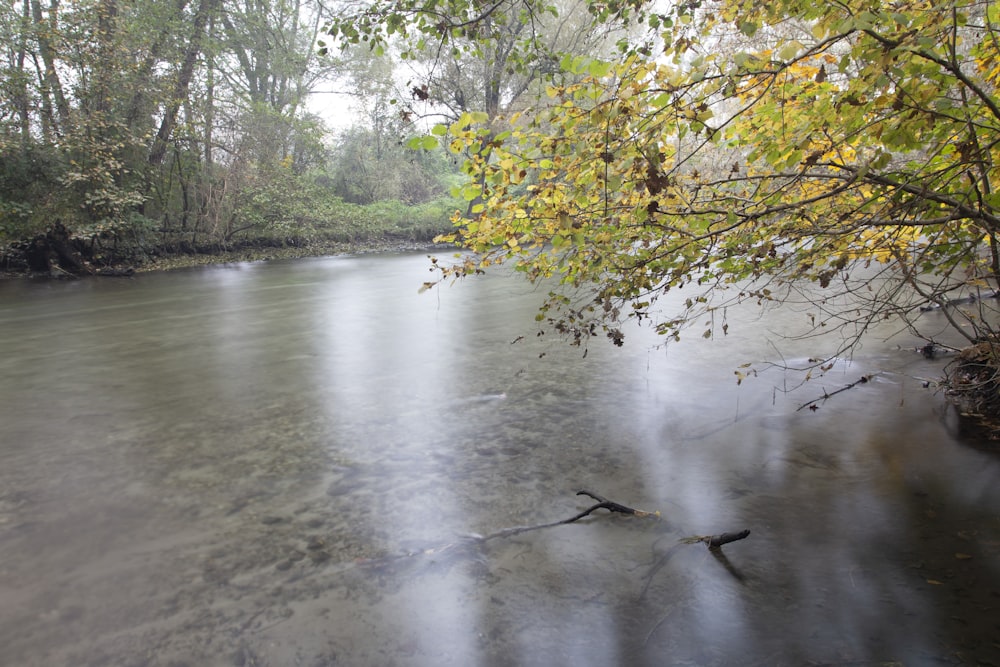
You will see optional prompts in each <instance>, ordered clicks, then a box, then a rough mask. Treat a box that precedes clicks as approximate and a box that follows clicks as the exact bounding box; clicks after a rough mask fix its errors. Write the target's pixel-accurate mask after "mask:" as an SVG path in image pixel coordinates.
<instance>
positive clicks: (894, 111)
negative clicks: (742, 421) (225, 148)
mask: <svg viewBox="0 0 1000 667" xmlns="http://www.w3.org/2000/svg"><path fill="white" fill-rule="evenodd" d="M397 6H398V7H402V8H403V9H402V10H400V11H396V12H392V11H390V12H388V14H386V15H384V18H385V22H384V23H382V24H380V25H382V26H387V27H386V28H384V29H385V30H387V31H388V32H393V31H396V32H402V31H405V30H407V29H411V30H412V29H416V30H418V31H421V33H422V34H424V35H428V36H429V35H434V36H436V38H437V39H439V40H442V41H448V40H450V39H452V38H453V35H455V34H456V31H465V33H466V34H467V33H468V32H469V31H470V28H469V25H470V24H472V25H475V24H478V22H479V21H481V20H482V16H483V15H484V14H485V13H488V12H489V11H490V9H489V7H487V8H486V9H478V8H479V7H481V5H479V4H476V3H470V4H468V5H466V4H464V3H462V2H458V0H455V2H436V1H432V2H430V3H414V4H409V3H403V4H402V5H397ZM524 6H525V7H526V8H527V9H526V14H527V15H534V14H537V13H538V12H540V11H541V10H542V9H543V7H542V6H541V5H538V4H535V3H533V2H530V1H528V2H525V3H524ZM589 7H590V10H591V13H592V15H593V16H594V18H595V20H596V21H599V22H601V21H619V22H623V23H631V24H633V25H634V24H641V25H643V26H645V27H646V29H647V31H648V32H647V33H646V35H645V36H644V37H643V38H642V39H638V40H630V41H628V42H627V43H626V42H623V43H621V55H620V57H619V58H617V59H615V60H610V59H594V58H586V57H564V58H563V59H562V60H561V63H560V65H561V69H562V70H563V71H564V72H569V73H572V74H578V75H581V76H583V77H584V78H583V79H582V80H581V81H579V82H573V83H570V84H569V85H556V84H553V85H551V86H550V87H549V88H548V96H549V98H550V101H551V103H550V104H547V105H543V106H538V107H536V108H534V109H526V110H524V111H522V112H519V113H515V114H512V115H511V117H510V118H509V123H510V125H511V128H512V129H511V130H510V131H509V132H505V133H503V134H500V135H497V134H496V133H494V132H492V131H491V129H490V127H489V125H488V122H487V120H488V119H487V114H485V113H467V114H465V115H463V117H462V118H460V119H459V120H458V121H457V122H455V123H453V124H451V125H450V126H449V127H447V128H445V127H442V128H439V129H437V130H436V134H437V135H438V136H440V137H442V138H443V140H444V141H445V142H446V143H448V144H450V145H451V146H452V148H453V149H454V150H465V151H468V152H469V153H470V154H471V155H473V156H474V157H473V158H471V159H469V160H467V162H466V166H465V169H466V173H467V175H468V178H469V183H470V185H469V186H467V188H466V193H467V194H466V196H467V198H468V199H469V200H470V201H479V199H478V198H480V197H481V198H482V199H481V201H479V203H478V204H476V205H475V206H474V207H473V208H472V210H470V212H469V213H470V214H469V215H467V216H464V217H461V218H458V219H457V220H456V222H457V223H458V225H459V229H458V231H456V232H455V234H454V235H452V236H451V237H449V238H450V239H451V240H455V241H458V242H460V243H462V244H463V245H465V246H466V247H468V248H470V249H472V250H474V251H475V255H474V256H472V257H469V258H467V259H465V260H464V261H462V262H460V263H459V264H457V265H455V266H442V270H443V271H444V273H445V274H446V275H467V274H470V273H475V272H477V271H479V270H481V269H483V268H485V267H487V266H490V265H491V264H494V263H496V262H507V263H509V264H511V265H513V266H514V267H515V268H516V269H517V270H519V271H521V272H523V273H524V274H526V275H527V276H528V277H529V278H530V279H532V280H541V279H557V280H558V283H559V285H560V287H559V288H558V289H556V290H554V291H553V292H552V293H551V294H550V298H549V300H548V301H547V302H546V304H545V305H544V306H543V312H542V313H541V314H540V316H539V317H540V320H542V321H548V322H549V323H550V325H551V326H553V327H554V328H555V329H557V330H559V331H561V332H563V333H565V334H567V335H569V336H570V337H571V338H572V340H573V341H574V342H577V343H583V342H585V341H586V340H588V339H589V338H590V337H591V336H594V335H598V334H600V333H604V334H606V335H607V336H608V337H609V338H610V339H611V340H612V341H613V342H614V343H616V344H621V343H622V340H623V334H622V331H621V328H620V326H619V324H620V323H621V321H622V320H626V319H637V320H650V321H652V322H653V323H654V324H655V326H656V327H657V329H658V330H659V331H660V332H661V333H663V334H665V335H667V336H673V337H676V336H678V335H679V334H680V332H681V331H682V329H683V327H684V326H685V325H687V324H689V323H691V322H693V321H698V322H701V321H703V318H700V317H699V318H696V317H695V316H697V315H704V314H706V313H709V314H711V313H716V312H720V311H719V309H720V308H724V307H726V306H727V305H730V304H733V303H737V302H741V301H746V300H753V301H759V302H761V303H767V302H771V301H774V300H777V299H781V298H789V297H790V295H791V294H793V293H794V292H795V291H796V290H809V293H808V294H807V295H806V296H807V298H808V299H809V300H810V302H811V303H812V304H813V306H814V308H812V309H811V314H810V315H809V316H808V317H809V319H808V322H807V325H808V327H809V329H810V330H809V331H807V332H805V333H807V334H809V333H816V332H821V331H824V330H832V329H841V330H843V329H844V327H847V328H848V329H849V333H850V335H849V336H848V337H847V338H846V339H845V340H844V342H843V346H845V347H846V346H850V345H852V344H853V343H854V342H855V340H856V338H855V337H856V336H857V335H860V334H861V333H862V332H863V331H864V330H865V329H866V328H867V327H868V326H869V325H871V324H872V323H873V322H875V321H879V320H882V319H884V318H888V317H900V318H902V319H903V321H904V322H905V323H906V324H907V325H908V326H913V325H914V315H915V314H916V313H917V312H919V309H918V306H919V305H920V304H926V303H928V302H930V303H936V304H939V305H944V304H946V303H947V302H948V300H949V299H950V298H951V297H952V296H953V295H954V293H955V292H956V291H961V290H965V291H971V292H972V293H973V294H979V293H980V290H988V289H989V288H990V287H994V288H995V287H996V286H997V284H998V279H1000V249H998V247H997V232H998V229H1000V227H998V225H1000V217H998V216H1000V210H998V207H1000V194H998V193H997V192H996V188H997V185H998V179H1000V170H998V163H997V160H998V158H1000V100H998V96H997V86H998V84H1000V65H998V63H1000V39H998V38H1000V5H997V4H996V3H995V2H993V3H990V2H986V1H976V0H974V1H972V2H964V1H963V2H959V1H958V0H944V1H943V2H935V3H930V2H927V1H926V0H900V1H898V2H894V3H892V4H891V5H888V4H883V3H877V2H867V1H858V0H848V1H842V2H819V3H801V2H798V1H797V0H779V1H778V2H773V3H744V2H739V1H737V0H717V1H711V0H706V1H702V0H688V1H687V2H682V3H678V4H676V5H674V6H673V7H671V8H670V9H666V10H660V9H658V8H657V6H655V5H652V4H649V5H647V4H645V3H643V2H633V1H630V2H618V1H616V0H612V2H599V1H597V0H592V1H591V2H590V5H589ZM394 21H395V22H394ZM400 25H403V26H409V27H399V26H400ZM382 34H384V33H379V32H378V30H374V31H373V32H372V35H373V36H370V38H371V39H377V38H379V37H380V36H381V35H382ZM428 38H429V37H428ZM480 111H484V110H480ZM475 156H481V159H477V158H476V157H475ZM439 264H440V265H443V263H439ZM686 286H690V287H689V288H688V289H691V288H694V290H695V293H694V294H691V295H690V298H689V299H687V300H686V307H685V308H684V310H683V312H680V313H663V312H658V310H657V308H656V302H657V300H658V299H659V298H661V297H662V296H663V295H664V294H666V293H668V292H671V291H674V290H677V289H680V288H683V287H686ZM985 307H986V306H985V305H984V302H983V301H982V300H977V301H976V303H975V307H973V308H971V309H967V310H964V311H963V310H948V311H947V314H948V316H949V317H951V318H952V320H953V322H954V324H955V325H956V328H957V329H958V330H959V331H961V332H962V334H963V335H964V336H966V337H967V338H968V339H969V340H970V341H973V340H978V339H981V338H982V337H983V336H984V335H987V334H989V333H990V329H991V327H990V323H989V319H988V317H987V315H988V314H987V313H986V312H984V309H985ZM715 322H716V323H717V325H718V327H719V329H721V331H722V332H725V330H726V325H725V324H724V322H723V318H716V319H715ZM962 325H967V326H962ZM716 331H717V330H716V329H712V328H709V329H708V330H707V331H705V332H704V335H706V336H711V335H713V333H715V332H716ZM838 351H839V350H838Z"/></svg>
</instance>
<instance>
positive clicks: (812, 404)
mask: <svg viewBox="0 0 1000 667" xmlns="http://www.w3.org/2000/svg"><path fill="white" fill-rule="evenodd" d="M871 379H872V376H871V375H862V376H861V379H860V380H856V381H854V382H852V383H851V384H849V385H846V386H844V387H841V388H840V389H838V390H837V391H832V392H830V393H829V394H828V393H826V391H825V390H824V392H823V395H822V396H820V397H819V398H814V399H813V400H811V401H809V402H808V403H803V404H802V405H800V406H799V407H798V408H796V409H795V411H796V412H798V411H799V410H801V409H802V408H812V409H813V410H818V409H819V408H817V407H816V404H817V403H819V402H820V401H825V400H826V399H828V398H830V397H831V396H836V395H837V394H839V393H840V392H842V391H847V390H848V389H853V388H854V387H856V386H857V385H859V384H866V383H867V382H869V381H870V380H871Z"/></svg>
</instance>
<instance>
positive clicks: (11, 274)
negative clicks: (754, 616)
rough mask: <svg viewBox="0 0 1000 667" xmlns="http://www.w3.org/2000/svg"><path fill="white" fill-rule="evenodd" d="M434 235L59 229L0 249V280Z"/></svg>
mask: <svg viewBox="0 0 1000 667" xmlns="http://www.w3.org/2000/svg"><path fill="white" fill-rule="evenodd" d="M445 247H447V246H443V245H441V244H435V243H434V240H433V236H427V237H426V238H423V237H410V236H408V237H401V236H399V235H395V234H383V235H380V236H371V237H366V238H360V239H355V240H349V241H348V240H340V239H326V238H316V237H311V238H309V237H299V236H289V237H284V238H276V237H256V238H246V239H240V240H237V241H232V242H218V241H213V242H202V243H198V242H195V241H191V240H175V241H168V242H163V243H158V244H155V245H151V246H143V245H139V244H124V243H123V244H117V243H115V244H112V245H107V244H95V243H93V242H90V243H87V242H84V241H81V240H80V239H75V238H72V237H70V236H69V235H68V234H67V233H65V230H64V229H60V228H59V227H58V226H57V227H55V228H53V230H51V231H50V232H48V233H47V234H46V235H44V236H40V237H37V238H35V239H32V240H30V241H22V242H18V243H12V244H10V245H8V246H6V247H5V248H0V280H2V279H17V278H26V277H45V276H48V277H52V278H56V279H72V278H77V277H81V276H86V275H94V276H109V277H122V276H129V275H133V274H135V273H148V272H151V271H169V270H173V269H180V268H189V267H193V266H205V265H211V264H231V263H236V262H260V261H270V260H276V259H297V258H302V257H323V256H331V255H356V254H368V253H384V252H405V251H415V250H432V249H435V248H437V249H441V248H445Z"/></svg>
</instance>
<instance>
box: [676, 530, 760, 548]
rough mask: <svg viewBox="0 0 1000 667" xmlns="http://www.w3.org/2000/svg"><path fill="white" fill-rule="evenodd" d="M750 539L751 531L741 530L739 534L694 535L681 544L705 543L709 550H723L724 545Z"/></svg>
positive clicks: (683, 540)
mask: <svg viewBox="0 0 1000 667" xmlns="http://www.w3.org/2000/svg"><path fill="white" fill-rule="evenodd" d="M748 537H750V531H749V530H741V531H740V532H738V533H722V534H720V535H694V536H692V537H685V538H684V539H682V540H681V542H683V543H684V544H698V543H699V542H704V543H705V544H707V545H708V548H709V549H721V548H722V547H723V545H726V544H729V543H730V542H738V541H739V540H745V539H746V538H748Z"/></svg>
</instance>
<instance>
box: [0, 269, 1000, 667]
mask: <svg viewBox="0 0 1000 667" xmlns="http://www.w3.org/2000/svg"><path fill="white" fill-rule="evenodd" d="M427 267H428V262H427V260H426V258H425V257H424V256H423V255H420V254H414V255H396V256H364V257H340V258H326V259H314V260H300V261H293V262H276V263H270V264H245V265H244V264H241V265H233V266H224V267H215V268H205V269H197V270H189V271H178V272H172V273H162V274H147V275H139V276H136V277H135V278H132V279H125V280H119V279H95V280H80V281H75V282H49V281H45V282H32V281H11V282H7V283H3V284H0V350H2V356H0V371H2V376H0V377H2V381H0V665H3V666H5V667H6V666H8V665H9V666H11V667H13V666H18V667H20V666H31V665H40V666H58V665H73V666H82V665H94V666H105V665H107V666H112V665H129V666H133V665H157V666H159V665H162V666H171V667H180V666H182V665H190V666H201V665H207V666H214V665H238V666H250V665H254V666H263V665H273V666H291V665H304V666H307V667H319V666H321V665H573V666H577V667H578V666H580V665H734V664H739V665H803V664H875V663H883V662H898V663H903V664H906V665H922V664H934V665H940V664H1000V458H998V457H997V455H995V454H991V453H990V452H989V451H984V450H981V449H978V448H976V447H974V446H972V445H974V444H975V443H969V442H964V441H960V440H957V439H956V438H955V436H954V435H953V434H952V430H953V429H949V426H948V424H949V417H948V411H947V410H946V408H945V406H944V404H943V401H942V399H941V397H940V396H939V395H937V394H936V393H934V391H933V389H925V388H924V387H923V386H922V384H923V379H924V378H935V377H938V376H939V375H940V374H941V364H942V362H939V361H938V362H936V361H928V360H925V359H923V358H922V357H921V356H920V355H918V354H915V353H914V351H913V347H914V346H916V345H918V344H919V342H918V341H916V340H915V339H908V338H906V337H905V336H903V337H897V338H895V339H893V340H890V341H888V342H885V341H882V340H880V339H878V338H876V337H872V338H870V339H869V340H867V341H866V343H865V345H863V346H862V347H861V348H860V350H859V351H858V352H857V353H856V354H855V356H854V358H853V359H852V360H850V361H842V362H840V363H838V364H837V365H836V366H835V367H834V368H833V369H831V370H830V371H828V372H827V373H826V374H825V375H823V376H822V377H818V378H814V379H812V380H810V381H809V382H808V383H806V384H805V385H804V386H802V387H801V388H799V389H798V390H796V391H793V392H786V391H784V390H785V389H786V388H788V387H790V386H791V385H794V384H797V383H799V382H800V381H801V379H802V378H801V375H800V374H789V373H784V372H782V371H779V370H777V369H771V370H769V371H767V372H764V373H761V374H760V376H759V377H756V378H749V379H748V380H745V381H744V382H743V383H742V384H740V385H737V383H736V377H735V375H734V371H735V370H736V369H738V367H739V366H740V364H742V363H744V362H749V361H754V362H756V361H759V360H761V359H765V358H770V359H774V358H775V357H776V354H775V350H776V349H777V348H780V349H781V350H782V352H783V353H784V354H785V355H786V360H788V361H789V363H795V360H796V359H798V360H800V361H801V360H802V359H805V358H807V357H808V356H809V355H811V354H819V353H822V352H824V351H825V350H823V349H821V348H819V347H818V346H819V345H820V343H819V342H818V341H814V340H813V341H809V340H806V341H789V340H782V333H783V332H787V331H789V330H790V329H792V328H794V326H797V324H800V322H799V320H801V319H802V318H804V317H805V315H804V313H802V312H798V311H796V310H794V309H776V310H771V311H769V312H767V313H766V314H765V315H764V316H763V317H757V316H756V314H755V313H751V312H749V311H747V312H746V313H743V315H742V317H740V316H739V315H740V313H737V312H734V313H732V314H730V321H731V323H732V324H731V328H730V335H729V336H726V337H723V338H721V339H716V340H701V339H700V338H698V333H700V330H696V331H695V332H694V335H693V338H698V340H690V341H688V340H683V341H682V342H681V343H679V344H672V345H670V346H668V347H667V348H665V349H662V348H656V347H654V346H655V345H656V343H657V342H658V341H656V340H655V339H654V337H653V336H651V335H650V334H649V333H648V332H644V331H638V330H635V331H633V330H629V334H628V338H627V340H626V346H625V347H624V348H622V349H618V348H615V347H614V346H612V345H610V344H608V343H606V342H604V341H602V340H595V341H594V342H593V343H592V344H591V347H590V350H589V351H588V354H587V355H586V356H585V357H584V356H583V354H582V352H583V351H582V350H581V349H578V348H572V347H568V346H566V345H565V344H564V343H562V342H560V341H557V340H554V339H551V336H548V337H546V336H542V337H537V336H535V335H534V330H533V329H532V318H533V315H534V313H535V309H536V308H537V306H538V305H539V303H540V301H541V299H542V295H541V294H539V293H537V292H533V291H532V289H531V288H530V286H528V285H526V284H525V283H524V282H521V281H519V280H517V279H515V278H512V277H507V276H503V275H493V276H488V277H485V278H482V279H477V280H473V281H467V282H465V283H462V284H460V285H458V286H455V287H449V288H444V289H441V290H437V291H432V292H428V293H425V294H418V293H417V287H418V286H419V285H420V283H421V282H422V281H423V280H425V279H426V278H427V275H428V274H427V273H426V271H427ZM935 316H940V315H939V314H935V313H931V314H928V315H927V317H928V318H933V317H935ZM931 324H933V321H931ZM522 335H523V336H525V337H524V339H523V340H520V341H519V342H517V343H513V344H512V341H514V340H515V339H516V338H518V337H519V336H522ZM813 346H815V347H816V349H815V350H814V349H813ZM869 373H871V374H874V375H873V379H872V381H871V382H868V383H864V384H858V385H857V386H855V387H854V388H852V389H850V390H848V391H844V392H842V393H839V394H837V395H836V396H833V397H832V398H830V399H829V400H827V401H824V402H820V403H819V404H818V405H819V409H818V410H815V411H813V410H809V409H798V408H799V407H800V406H802V405H803V404H804V403H805V402H807V401H809V400H811V399H814V398H817V397H819V396H822V395H823V394H824V392H832V391H835V390H836V389H838V388H840V387H843V386H844V385H846V384H849V383H851V382H854V381H856V380H857V379H859V378H860V377H861V376H862V375H867V374H869ZM580 489H587V490H590V491H592V492H594V493H597V494H600V495H603V496H605V497H607V498H609V499H611V500H614V501H617V502H619V503H623V504H626V505H630V506H633V507H637V508H640V509H644V510H649V511H659V512H660V513H661V517H660V518H659V519H654V518H639V517H635V516H625V515H619V514H613V515H612V514H608V513H607V512H605V511H603V510H601V511H599V512H596V513H595V514H593V515H592V516H590V517H588V518H586V519H583V520H581V521H579V522H576V523H573V524H568V525H561V526H556V527H550V528H544V529H540V530H535V531H531V532H526V533H521V534H519V535H516V536H510V537H498V538H495V539H490V540H487V541H485V542H483V541H478V540H476V539H475V538H470V537H469V535H470V534H479V535H489V534H491V533H495V532H498V531H501V530H504V529H506V528H511V527H516V526H530V525H536V524H544V523H549V522H553V521H558V520H560V519H565V518H569V517H571V516H573V515H574V514H576V513H577V512H579V511H581V510H582V509H584V508H586V507H588V506H589V505H590V504H591V501H590V500H589V499H587V498H585V497H582V496H579V497H578V496H576V495H575V493H576V492H577V491H578V490H580ZM742 529H750V530H751V535H750V537H749V538H748V539H746V540H743V541H740V542H735V543H732V544H730V545H727V546H726V547H725V548H724V549H723V550H722V552H711V551H709V550H708V549H706V548H705V546H704V545H703V544H686V543H684V542H683V541H682V540H683V539H684V538H687V537H691V536H697V535H711V534H718V533H723V532H733V531H738V530H742Z"/></svg>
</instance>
